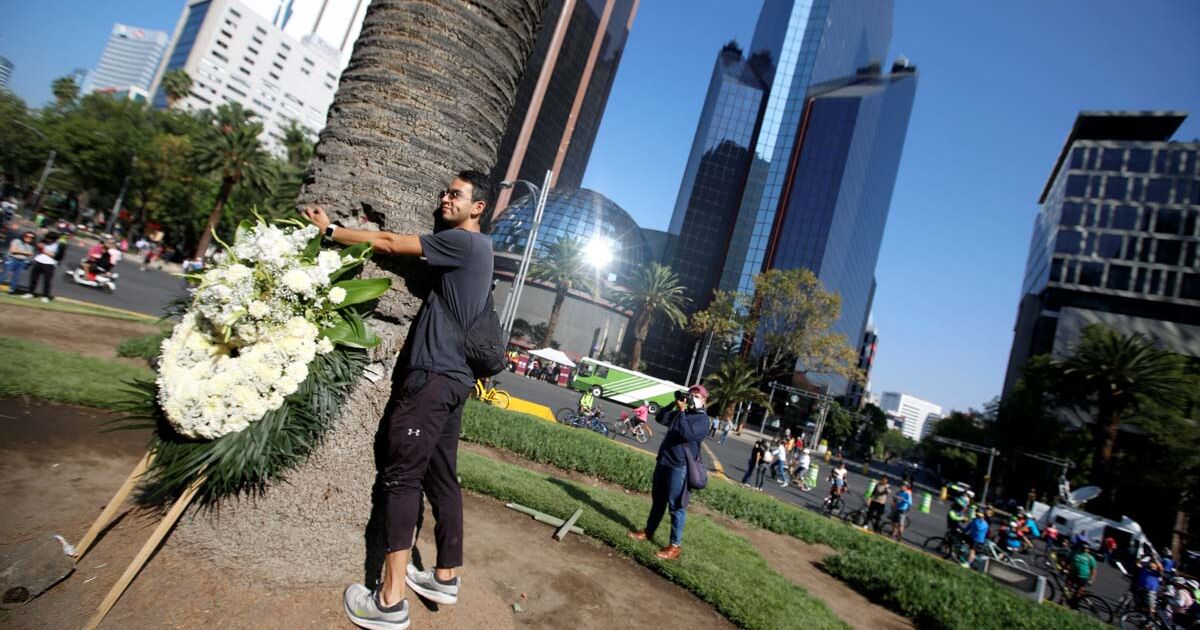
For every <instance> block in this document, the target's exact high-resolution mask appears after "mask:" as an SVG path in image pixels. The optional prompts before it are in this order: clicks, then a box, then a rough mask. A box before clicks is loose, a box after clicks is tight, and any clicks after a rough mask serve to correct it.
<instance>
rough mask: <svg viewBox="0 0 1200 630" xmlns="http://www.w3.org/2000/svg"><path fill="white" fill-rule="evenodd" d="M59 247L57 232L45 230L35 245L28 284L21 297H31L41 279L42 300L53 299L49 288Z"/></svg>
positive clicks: (56, 262)
mask: <svg viewBox="0 0 1200 630" xmlns="http://www.w3.org/2000/svg"><path fill="white" fill-rule="evenodd" d="M60 247H62V246H61V245H59V243H58V234H56V233H54V232H47V233H46V235H45V236H43V237H42V241H41V242H40V243H38V245H37V255H35V256H34V257H33V269H32V270H31V271H30V272H29V286H27V287H25V294H24V295H22V296H21V297H23V298H32V297H33V296H34V289H35V287H36V286H37V283H38V280H39V279H41V281H42V301H43V302H49V301H50V300H52V299H54V296H53V295H51V294H50V288H51V285H52V284H53V282H54V270H55V269H57V268H58V249H59V248H60Z"/></svg>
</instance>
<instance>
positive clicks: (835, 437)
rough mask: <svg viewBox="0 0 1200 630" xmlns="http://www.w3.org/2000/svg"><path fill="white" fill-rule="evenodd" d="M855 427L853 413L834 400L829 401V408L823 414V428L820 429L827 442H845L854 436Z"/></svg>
mask: <svg viewBox="0 0 1200 630" xmlns="http://www.w3.org/2000/svg"><path fill="white" fill-rule="evenodd" d="M855 428H856V427H855V420H854V414H852V413H850V411H849V410H848V409H846V408H845V407H843V406H841V405H839V404H838V403H837V402H836V401H833V402H830V403H829V410H828V412H826V414H825V429H824V430H823V431H822V435H823V436H824V437H825V438H826V439H828V440H829V443H830V444H843V443H845V442H846V441H847V440H849V439H850V438H851V437H853V436H854V431H855Z"/></svg>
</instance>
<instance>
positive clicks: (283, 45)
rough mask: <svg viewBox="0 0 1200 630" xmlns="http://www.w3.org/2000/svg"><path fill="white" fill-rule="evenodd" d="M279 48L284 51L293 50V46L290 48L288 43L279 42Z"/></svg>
mask: <svg viewBox="0 0 1200 630" xmlns="http://www.w3.org/2000/svg"><path fill="white" fill-rule="evenodd" d="M279 47H280V48H282V49H284V50H291V49H292V47H291V46H288V43H287V42H279Z"/></svg>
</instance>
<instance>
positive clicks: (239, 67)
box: [238, 66, 250, 76]
mask: <svg viewBox="0 0 1200 630" xmlns="http://www.w3.org/2000/svg"><path fill="white" fill-rule="evenodd" d="M238 72H241V73H242V74H244V75H246V76H250V71H249V70H247V69H246V68H245V67H243V66H238Z"/></svg>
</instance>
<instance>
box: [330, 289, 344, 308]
mask: <svg viewBox="0 0 1200 630" xmlns="http://www.w3.org/2000/svg"><path fill="white" fill-rule="evenodd" d="M345 299H346V290H345V289H343V288H342V287H333V288H332V289H330V290H329V303H330V304H341V303H342V301H343V300H345Z"/></svg>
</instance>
